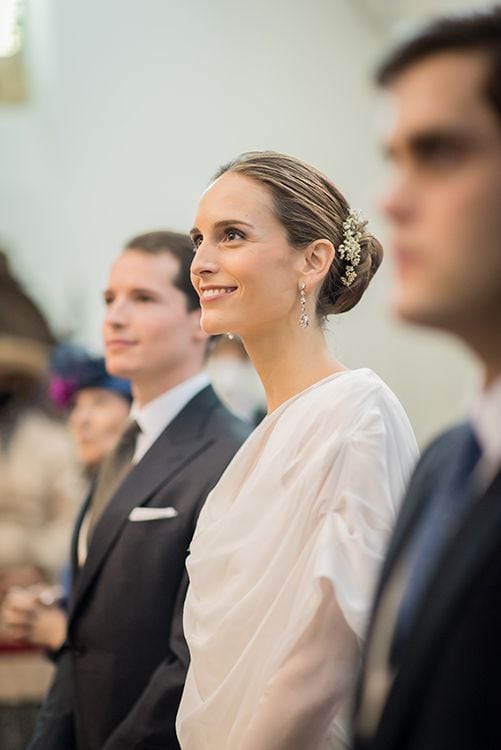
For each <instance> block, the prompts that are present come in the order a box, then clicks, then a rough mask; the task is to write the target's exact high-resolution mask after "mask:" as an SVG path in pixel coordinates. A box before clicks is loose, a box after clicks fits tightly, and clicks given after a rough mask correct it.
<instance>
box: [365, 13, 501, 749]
mask: <svg viewBox="0 0 501 750" xmlns="http://www.w3.org/2000/svg"><path fill="white" fill-rule="evenodd" d="M379 81H380V83H381V84H382V85H383V86H385V87H386V88H387V89H388V92H389V96H390V99H391V103H392V105H393V108H392V110H391V117H390V123H391V124H390V129H389V132H388V137H387V147H386V148H387V152H388V155H389V157H390V159H391V161H392V162H393V164H394V167H395V181H394V183H393V186H392V188H391V190H390V192H389V193H388V195H387V197H386V200H385V203H384V208H385V211H386V214H387V215H388V217H389V219H390V222H391V225H392V227H391V229H392V237H391V240H392V244H393V250H394V258H395V262H396V287H395V293H394V308H395V309H396V312H397V314H398V315H399V317H400V318H402V319H404V320H408V321H410V322H413V323H417V324H420V325H425V326H430V327H433V328H437V329H441V330H445V331H448V332H451V333H453V334H455V335H456V336H458V337H459V338H460V339H461V340H462V341H463V342H464V343H466V344H467V345H468V346H469V347H470V348H471V349H472V351H473V352H474V353H475V354H476V355H477V357H478V358H479V360H480V362H481V364H482V369H483V372H484V375H483V383H482V388H481V391H480V393H479V395H478V398H477V404H476V408H475V409H474V411H473V413H472V418H471V420H470V421H469V422H468V423H465V424H463V425H459V426H457V427H455V428H454V429H452V430H450V431H448V432H447V433H445V434H444V435H441V436H440V437H439V438H438V439H437V440H436V441H435V442H434V443H433V444H432V445H431V446H430V447H429V448H428V450H426V451H425V453H424V455H423V457H422V459H421V461H420V463H419V465H418V467H417V470H416V472H415V474H414V476H413V478H412V480H411V484H410V487H409V490H408V493H407V497H406V499H405V502H404V505H403V509H402V512H401V515H400V517H399V520H398V522H397V526H396V530H395V533H394V536H393V539H392V542H391V544H390V548H389V552H388V555H387V559H386V561H385V564H384V566H383V572H382V577H381V580H380V584H379V588H378V592H377V596H376V602H375V607H374V610H373V613H372V618H371V623H370V628H369V634H368V640H367V643H366V648H365V654H364V660H363V666H362V670H361V677H360V680H359V685H358V691H357V695H356V700H355V713H354V732H353V734H354V743H353V744H354V748H355V749H356V750H463V749H464V750H477V749H478V750H499V748H501V543H500V540H501V472H500V467H501V429H500V428H501V7H500V6H498V7H497V8H493V9H491V10H489V11H486V12H485V13H483V14H478V15H468V16H464V17H461V16H455V17H451V18H448V19H441V20H439V21H436V22H434V23H432V24H431V25H429V26H428V27H427V28H425V29H424V30H423V31H422V32H421V33H420V34H418V35H417V36H416V37H415V38H414V39H412V40H410V41H407V42H406V43H405V44H404V45H403V47H401V48H400V49H398V50H397V51H396V52H395V53H394V54H392V56H391V57H390V58H389V59H388V60H387V61H386V62H385V64H384V65H383V66H382V68H381V70H380V73H379Z"/></svg>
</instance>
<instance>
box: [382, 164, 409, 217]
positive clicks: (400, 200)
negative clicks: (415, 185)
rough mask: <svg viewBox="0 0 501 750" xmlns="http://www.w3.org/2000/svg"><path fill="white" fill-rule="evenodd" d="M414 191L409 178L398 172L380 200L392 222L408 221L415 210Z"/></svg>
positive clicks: (383, 209)
mask: <svg viewBox="0 0 501 750" xmlns="http://www.w3.org/2000/svg"><path fill="white" fill-rule="evenodd" d="M414 203H415V197H414V191H413V189H412V185H411V182H410V180H409V178H407V177H406V176H405V175H402V174H396V175H394V176H393V177H392V179H391V181H390V182H389V184H388V185H387V187H386V189H385V190H384V192H383V194H382V196H381V199H380V201H379V206H380V210H381V212H382V213H383V215H384V216H386V218H387V219H389V220H390V222H392V223H401V222H404V221H406V220H407V219H408V218H409V217H410V216H411V215H412V212H413V210H414Z"/></svg>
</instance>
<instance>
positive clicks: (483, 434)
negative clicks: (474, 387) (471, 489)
mask: <svg viewBox="0 0 501 750" xmlns="http://www.w3.org/2000/svg"><path fill="white" fill-rule="evenodd" d="M472 423H473V429H474V431H475V435H476V437H477V439H478V441H479V443H480V446H481V448H482V454H483V458H482V462H483V464H484V471H483V474H484V475H485V476H486V478H488V479H492V477H493V476H494V474H496V473H497V471H498V470H499V467H500V466H501V427H500V425H501V377H499V378H497V379H496V380H495V381H494V383H492V385H491V386H490V387H489V388H487V389H486V390H484V391H482V392H481V393H480V394H479V395H478V396H477V400H476V403H475V405H474V408H473V413H472Z"/></svg>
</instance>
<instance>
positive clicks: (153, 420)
mask: <svg viewBox="0 0 501 750" xmlns="http://www.w3.org/2000/svg"><path fill="white" fill-rule="evenodd" d="M209 383H210V381H209V376H208V375H207V373H206V372H199V373H198V374H197V375H194V376H193V377H192V378H189V379H188V380H184V381H183V382H182V383H180V384H179V385H176V386H174V388H170V389H169V390H168V391H165V393H162V394H161V395H160V396H157V397H156V398H154V399H153V401H149V402H148V403H147V404H146V405H145V406H143V407H140V406H139V405H138V404H136V403H135V402H134V403H133V404H132V407H131V411H130V418H131V419H134V420H135V421H136V422H137V423H138V425H139V427H140V428H141V432H140V433H139V435H138V437H137V441H136V450H135V451H134V457H133V459H132V463H133V464H137V463H138V462H139V461H140V460H141V459H142V457H143V456H144V454H145V453H146V452H147V451H148V450H149V449H150V448H151V446H152V445H153V443H154V442H155V440H156V439H157V438H158V437H159V435H160V434H161V433H162V432H163V431H164V430H165V428H166V427H167V425H168V424H170V423H171V422H172V420H173V419H174V417H176V416H177V415H178V414H179V413H180V412H181V411H182V409H184V407H185V406H186V404H187V403H188V402H189V401H191V399H192V398H193V397H194V396H196V394H197V393H199V392H200V391H201V390H202V389H203V388H205V387H206V386H208V385H209Z"/></svg>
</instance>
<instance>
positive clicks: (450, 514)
mask: <svg viewBox="0 0 501 750" xmlns="http://www.w3.org/2000/svg"><path fill="white" fill-rule="evenodd" d="M480 455H481V450H480V446H479V444H478V441H477V439H476V438H475V435H474V433H473V430H472V429H471V427H470V426H468V431H467V434H466V437H465V440H464V442H463V445H462V448H461V451H460V454H459V455H458V456H456V457H455V458H454V459H453V460H454V467H453V468H452V470H451V471H450V472H449V473H448V472H447V469H446V467H444V475H445V476H444V477H443V482H442V483H441V484H439V486H438V487H437V489H436V491H435V492H434V493H433V496H432V497H431V499H430V501H429V503H428V507H427V508H426V509H425V510H424V512H423V514H422V517H421V519H420V521H419V525H418V527H417V529H416V531H415V533H414V538H413V540H412V543H411V547H410V550H409V556H408V577H407V585H406V588H405V591H404V594H403V596H402V600H401V604H400V607H399V611H398V616H397V621H396V626H395V632H394V638H393V644H392V649H391V656H390V661H391V662H392V663H395V662H398V657H399V653H400V650H401V648H402V646H403V645H404V643H405V641H406V637H407V634H408V632H409V627H410V625H411V623H412V620H413V617H414V614H415V612H416V609H417V605H418V604H419V602H420V600H421V598H422V596H423V595H424V593H425V591H426V587H427V584H428V583H429V580H430V577H431V574H432V572H433V570H434V568H435V565H436V563H437V562H438V560H439V557H440V554H441V553H442V552H443V550H444V549H445V547H446V545H447V543H448V541H449V540H450V539H451V537H452V536H453V534H454V533H455V531H456V530H457V528H458V526H459V524H460V521H461V518H462V517H463V515H464V513H465V511H466V510H467V509H468V507H469V504H470V502H471V479H472V473H473V470H474V468H475V466H476V465H477V463H478V461H479V458H480Z"/></svg>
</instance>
